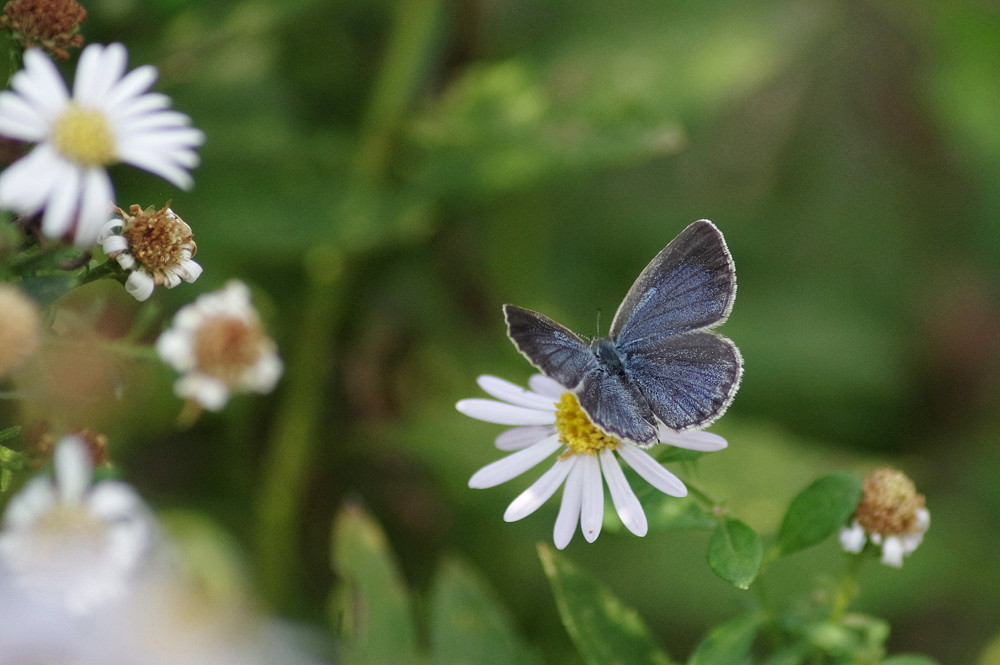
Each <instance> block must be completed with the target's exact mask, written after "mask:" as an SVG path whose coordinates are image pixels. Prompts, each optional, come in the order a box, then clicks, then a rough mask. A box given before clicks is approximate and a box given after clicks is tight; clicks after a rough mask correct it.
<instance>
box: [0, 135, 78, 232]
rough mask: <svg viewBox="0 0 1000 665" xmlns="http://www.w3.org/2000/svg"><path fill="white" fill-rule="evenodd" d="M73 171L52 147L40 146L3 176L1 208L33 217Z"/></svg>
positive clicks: (7, 169) (14, 164)
mask: <svg viewBox="0 0 1000 665" xmlns="http://www.w3.org/2000/svg"><path fill="white" fill-rule="evenodd" d="M73 168H74V167H71V166H70V165H69V164H68V163H67V162H66V161H65V160H63V159H61V158H59V157H58V156H57V155H56V153H55V152H54V151H53V149H52V148H51V147H50V146H48V145H46V144H41V145H39V146H37V147H36V148H35V149H34V150H32V151H31V152H30V153H28V154H27V155H26V156H24V157H22V158H21V159H19V160H17V161H16V162H14V163H13V164H11V165H10V166H9V167H7V168H6V169H5V170H4V171H3V173H0V206H2V207H4V208H9V209H11V210H15V211H17V212H19V213H21V214H22V215H34V214H35V213H37V212H38V211H39V210H41V209H42V208H43V207H44V206H45V202H46V201H47V200H48V199H49V195H50V193H51V192H52V191H53V190H54V189H56V188H57V187H59V186H61V181H62V180H63V177H64V176H66V177H69V176H67V175H66V174H67V172H68V171H71V170H72V169H73Z"/></svg>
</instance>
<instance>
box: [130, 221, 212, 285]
mask: <svg viewBox="0 0 1000 665" xmlns="http://www.w3.org/2000/svg"><path fill="white" fill-rule="evenodd" d="M131 212H132V215H125V214H124V213H122V215H123V216H124V217H125V225H124V227H123V228H122V235H123V236H124V237H125V239H126V240H128V244H129V252H130V253H131V254H132V256H133V257H135V260H136V261H138V262H139V263H141V264H142V265H143V266H144V267H145V268H146V269H147V270H148V271H150V272H151V273H154V274H156V273H157V272H158V271H162V270H166V269H167V268H172V267H174V266H177V265H179V264H180V262H181V261H182V260H183V259H185V258H190V257H191V255H193V254H194V252H195V250H196V249H197V247H196V246H195V244H194V240H193V239H192V235H191V227H190V226H188V225H187V224H186V223H185V222H184V220H182V219H181V218H180V217H178V216H177V214H176V213H174V211H173V210H171V209H170V208H163V209H162V210H156V211H154V212H145V213H144V212H142V211H140V210H139V206H135V205H134V206H132V208H131ZM185 250H187V252H189V253H188V254H187V255H186V256H185Z"/></svg>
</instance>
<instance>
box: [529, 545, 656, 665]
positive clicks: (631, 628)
mask: <svg viewBox="0 0 1000 665" xmlns="http://www.w3.org/2000/svg"><path fill="white" fill-rule="evenodd" d="M538 556H539V557H540V558H541V560H542V567H543V568H544V569H545V575H546V576H547V577H548V578H549V584H551V585H552V593H553V595H554V596H555V600H556V607H557V608H558V610H559V617H560V618H561V619H562V623H563V626H565V628H566V632H567V633H568V634H569V636H570V639H572V640H573V644H575V645H576V649H577V651H578V652H579V653H580V656H581V657H582V658H583V661H584V662H585V663H587V664H588V665H611V664H614V665H629V664H633V663H634V665H669V664H670V662H671V661H670V658H669V656H667V654H666V653H665V652H664V651H663V650H662V649H661V648H660V647H659V646H658V645H657V644H656V642H655V641H654V640H653V636H652V635H651V634H650V632H649V628H648V627H647V626H646V624H645V622H643V620H642V618H641V617H640V616H639V615H638V613H637V612H636V611H635V610H634V609H632V608H631V607H628V606H626V605H625V604H624V603H622V602H621V600H619V599H618V597H617V596H615V595H614V594H613V593H612V592H611V590H610V589H608V588H607V587H606V586H605V585H604V584H602V583H601V582H599V581H598V580H596V579H594V578H593V577H591V576H590V575H588V574H587V573H585V572H584V571H582V570H580V569H579V568H577V567H576V565H574V564H573V563H572V562H571V561H570V560H569V559H568V558H566V557H565V556H563V555H562V554H559V553H557V552H555V551H553V550H552V549H551V548H549V547H548V546H546V545H539V546H538Z"/></svg>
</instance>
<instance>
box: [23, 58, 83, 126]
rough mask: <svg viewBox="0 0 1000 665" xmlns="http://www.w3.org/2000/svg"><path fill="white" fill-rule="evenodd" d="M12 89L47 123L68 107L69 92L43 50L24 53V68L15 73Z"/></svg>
mask: <svg viewBox="0 0 1000 665" xmlns="http://www.w3.org/2000/svg"><path fill="white" fill-rule="evenodd" d="M10 87H11V89H12V90H14V91H15V92H17V93H18V94H20V95H21V97H23V98H24V100H25V101H26V102H28V103H29V104H30V105H31V106H32V107H34V108H35V110H36V112H37V113H38V114H39V116H41V117H42V118H44V120H45V122H46V123H47V124H49V123H51V122H52V121H53V120H54V119H55V116H56V115H57V114H58V113H59V112H60V111H62V110H63V109H64V108H65V107H66V103H67V102H68V101H69V91H68V90H67V89H66V84H65V83H64V82H63V79H62V75H60V74H59V70H58V69H56V66H55V64H54V63H53V62H52V60H50V59H49V57H48V56H47V55H45V54H44V53H42V51H41V50H39V49H28V50H27V51H26V52H25V53H24V69H23V70H21V71H20V72H18V73H16V74H14V76H13V77H12V78H11V82H10Z"/></svg>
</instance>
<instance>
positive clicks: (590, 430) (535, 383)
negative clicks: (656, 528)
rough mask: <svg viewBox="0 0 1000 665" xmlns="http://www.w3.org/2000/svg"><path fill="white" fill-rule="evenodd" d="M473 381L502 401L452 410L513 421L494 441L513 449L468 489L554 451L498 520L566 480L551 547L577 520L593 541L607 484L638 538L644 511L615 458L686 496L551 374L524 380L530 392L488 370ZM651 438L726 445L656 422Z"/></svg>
mask: <svg viewBox="0 0 1000 665" xmlns="http://www.w3.org/2000/svg"><path fill="white" fill-rule="evenodd" d="M477 382H478V383H479V386H480V387H481V388H482V389H483V390H485V391H486V392H487V393H489V394H490V395H492V396H493V397H496V398H497V399H498V400H502V401H494V400H488V399H464V400H461V401H460V402H458V404H456V408H457V409H458V410H459V411H460V412H462V413H464V414H465V415H467V416H470V417H472V418H477V419H479V420H485V421H487V422H491V423H497V424H500V425H515V426H516V427H514V428H513V429H509V430H507V431H505V432H503V433H502V434H500V436H498V437H497V439H496V447H497V448H499V449H500V450H508V451H515V452H513V453H512V454H510V455H508V456H507V457H504V458H503V459H500V460H498V461H496V462H493V463H492V464H489V465H487V466H485V467H483V468H482V469H480V470H479V471H477V472H476V473H475V474H474V475H473V476H472V478H470V479H469V487H472V488H475V489H482V488H486V487H494V486H496V485H499V484H501V483H505V482H507V481H508V480H510V479H512V478H514V477H516V476H519V475H521V474H522V473H524V472H525V471H527V470H528V469H530V468H532V467H534V466H536V465H537V464H539V463H541V462H542V461H543V460H545V459H548V458H549V457H551V456H552V455H554V454H556V461H555V463H554V464H553V465H552V466H551V467H550V468H549V470H548V471H546V472H545V473H543V474H542V476H541V477H540V478H538V480H536V481H535V482H534V483H533V484H532V485H531V486H530V487H529V488H528V489H526V490H525V491H524V492H522V493H521V495H520V496H518V497H517V498H516V499H514V501H513V503H511V504H510V506H509V507H508V508H507V511H506V512H505V513H504V520H505V521H507V522H513V521H515V520H519V519H521V518H523V517H526V516H528V515H530V514H531V513H533V512H535V510H537V509H538V508H539V507H540V506H541V505H542V504H543V503H545V501H547V500H548V499H549V497H551V496H552V495H553V494H555V492H556V490H557V489H559V487H560V486H562V485H565V487H564V489H563V494H562V503H561V505H560V508H559V514H558V516H557V517H556V524H555V531H554V540H555V545H556V547H558V548H559V549H563V548H564V547H566V545H568V544H569V541H570V540H571V539H572V538H573V533H574V532H575V531H576V526H577V524H579V525H580V530H581V531H582V532H583V537H584V538H585V539H586V540H587V542H594V540H596V539H597V536H598V535H600V533H601V523H602V522H603V520H604V485H605V483H606V484H607V486H608V490H609V491H610V493H611V501H612V503H613V504H614V507H615V511H616V512H617V513H618V517H619V518H620V519H621V521H622V523H623V524H624V525H625V527H626V528H628V530H629V531H631V532H632V533H634V534H635V535H637V536H645V535H646V531H647V530H648V524H647V521H646V514H645V513H644V512H643V510H642V506H641V505H640V504H639V500H638V498H636V496H635V493H634V492H633V491H632V488H631V487H630V486H629V484H628V481H627V480H626V478H625V474H624V472H623V471H622V469H621V466H620V464H619V461H618V458H619V457H620V458H621V459H622V460H623V461H624V462H625V463H626V464H628V465H629V466H631V467H632V469H633V470H635V472H636V473H638V474H639V476H641V477H642V478H643V479H644V480H645V481H646V482H648V483H649V484H650V485H652V486H653V487H655V488H656V489H658V490H660V491H661V492H663V493H665V494H669V495H670V496H677V497H682V496H686V495H687V488H686V487H685V486H684V483H683V482H681V481H680V479H679V478H677V476H675V475H674V474H672V473H670V472H669V471H667V470H666V469H665V468H663V466H661V465H660V463H659V462H657V461H656V460H655V459H654V458H653V457H651V456H650V455H649V453H647V452H646V451H645V450H643V449H642V448H640V447H639V446H637V445H635V444H634V443H632V442H629V441H623V440H621V439H617V438H615V437H612V436H609V435H607V434H605V433H604V432H602V431H601V430H600V429H598V428H597V427H596V426H595V425H594V424H593V423H591V421H590V418H589V417H588V416H587V414H586V413H585V412H584V411H583V409H582V408H581V407H580V404H579V402H578V401H577V399H576V396H575V395H574V394H573V393H571V392H567V391H566V389H565V388H563V387H562V386H561V385H559V384H558V383H557V382H555V381H553V380H552V379H550V378H548V377H546V376H543V375H541V374H536V375H534V376H532V377H531V379H530V380H529V382H528V384H529V386H530V387H531V390H525V389H523V388H521V387H520V386H517V385H514V384H513V383H510V382H508V381H504V380H503V379H500V378H497V377H495V376H480V377H479V379H478V380H477ZM658 440H659V442H660V443H668V444H670V445H673V446H677V447H680V448H687V449H690V450H699V451H705V452H710V451H716V450H721V449H723V448H725V447H726V441H725V439H723V438H722V437H720V436H717V435H715V434H710V433H708V432H683V433H680V432H675V431H673V430H671V429H668V428H667V427H666V426H661V427H660V431H659V433H658ZM615 453H617V456H616V455H615ZM602 478H603V480H602Z"/></svg>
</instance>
